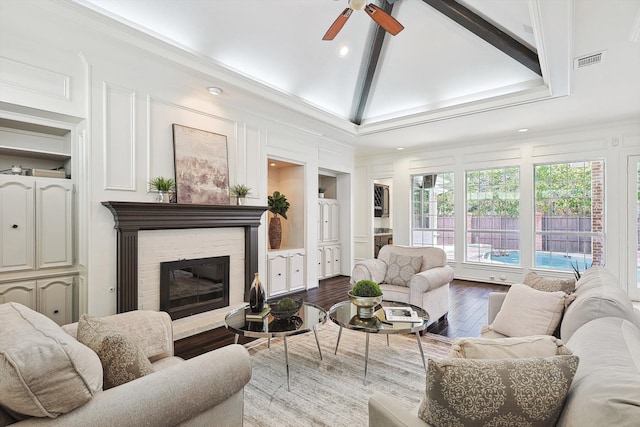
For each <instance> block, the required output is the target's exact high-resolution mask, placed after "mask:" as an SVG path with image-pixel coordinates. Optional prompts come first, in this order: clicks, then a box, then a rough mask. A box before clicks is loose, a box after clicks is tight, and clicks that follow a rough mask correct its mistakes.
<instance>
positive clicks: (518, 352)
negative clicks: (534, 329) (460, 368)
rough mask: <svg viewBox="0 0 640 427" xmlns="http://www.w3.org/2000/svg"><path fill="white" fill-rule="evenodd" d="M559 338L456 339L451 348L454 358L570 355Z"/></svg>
mask: <svg viewBox="0 0 640 427" xmlns="http://www.w3.org/2000/svg"><path fill="white" fill-rule="evenodd" d="M570 354H571V350H569V349H568V348H567V347H566V346H565V345H564V344H563V343H562V341H560V340H559V339H558V338H556V337H553V336H550V335H532V336H528V337H512V338H498V339H492V338H456V339H455V340H453V345H452V346H451V354H450V356H449V357H452V358H466V359H510V358H524V357H551V356H558V355H570Z"/></svg>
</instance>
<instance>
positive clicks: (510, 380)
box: [418, 356, 579, 427]
mask: <svg viewBox="0 0 640 427" xmlns="http://www.w3.org/2000/svg"><path fill="white" fill-rule="evenodd" d="M578 360H579V359H578V357H577V356H554V357H548V358H544V357H533V358H525V359H492V360H489V359H487V360H479V359H448V360H432V359H430V360H429V364H428V365H427V392H426V396H425V398H424V399H423V401H422V403H421V405H420V409H419V410H418V416H419V417H420V418H421V419H422V420H424V421H425V422H427V423H429V424H430V425H432V426H434V427H438V426H466V427H473V426H492V425H495V426H499V425H504V426H507V425H510V426H524V425H526V426H531V427H535V426H552V425H555V423H556V421H557V420H558V418H559V416H560V411H561V410H562V406H563V405H564V401H565V398H566V396H567V393H568V392H569V387H570V386H571V381H572V379H573V376H574V374H575V372H576V369H577V367H578Z"/></svg>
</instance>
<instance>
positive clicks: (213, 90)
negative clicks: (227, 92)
mask: <svg viewBox="0 0 640 427" xmlns="http://www.w3.org/2000/svg"><path fill="white" fill-rule="evenodd" d="M207 90H208V91H209V93H210V94H211V95H220V94H221V93H222V89H220V88H219V87H209V88H207Z"/></svg>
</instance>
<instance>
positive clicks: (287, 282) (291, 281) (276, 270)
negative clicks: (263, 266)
mask: <svg viewBox="0 0 640 427" xmlns="http://www.w3.org/2000/svg"><path fill="white" fill-rule="evenodd" d="M304 264H305V251H304V249H287V250H279V251H270V252H269V253H268V256H267V270H268V283H267V290H268V296H275V295H280V294H285V293H289V292H293V291H297V290H301V289H305V288H306V283H305V275H304Z"/></svg>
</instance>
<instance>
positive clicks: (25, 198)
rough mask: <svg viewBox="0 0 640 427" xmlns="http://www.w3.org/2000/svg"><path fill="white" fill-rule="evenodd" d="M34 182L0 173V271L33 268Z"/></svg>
mask: <svg viewBox="0 0 640 427" xmlns="http://www.w3.org/2000/svg"><path fill="white" fill-rule="evenodd" d="M34 187H35V181H28V180H15V179H14V180H11V177H10V176H6V177H3V176H0V226H1V227H2V228H1V229H0V239H1V243H0V272H3V271H18V270H32V269H33V268H34V266H35V263H34V252H35V251H34V247H35V243H34V242H35V234H34V226H35V219H34V214H33V212H34V208H33V206H34Z"/></svg>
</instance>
